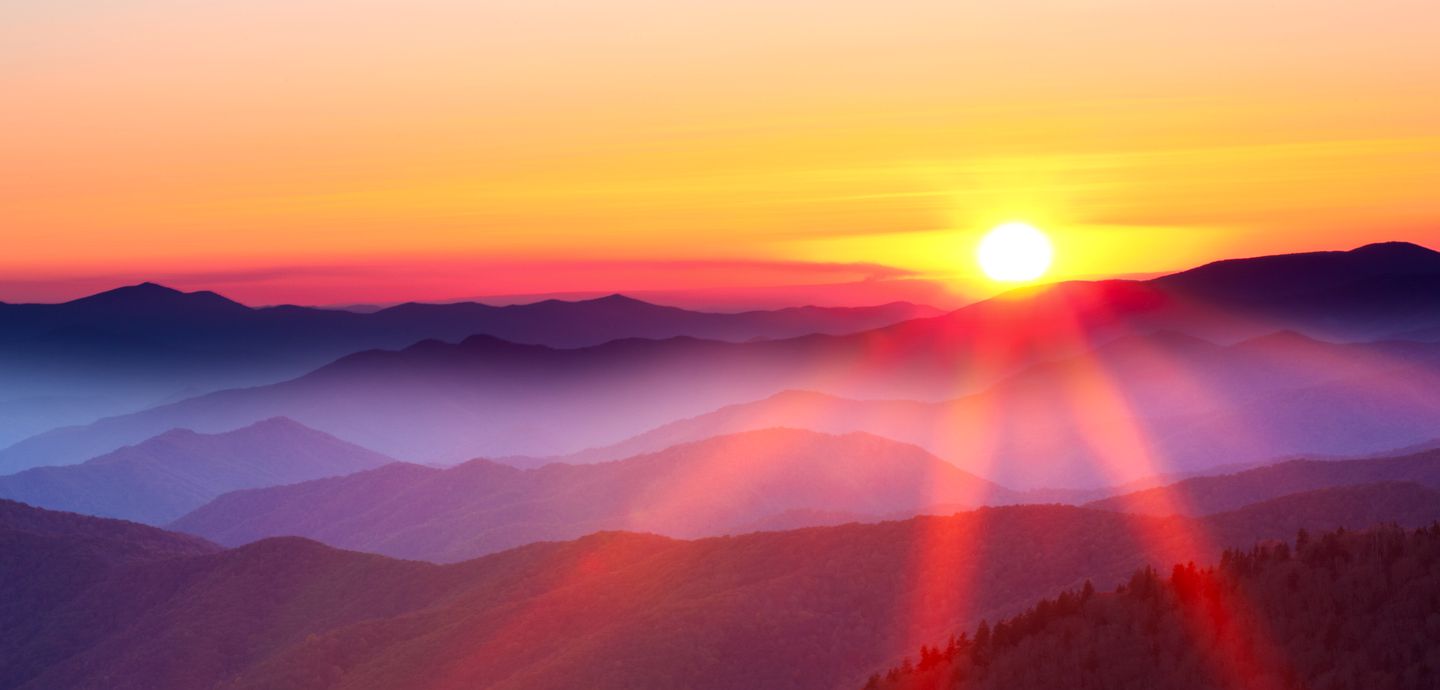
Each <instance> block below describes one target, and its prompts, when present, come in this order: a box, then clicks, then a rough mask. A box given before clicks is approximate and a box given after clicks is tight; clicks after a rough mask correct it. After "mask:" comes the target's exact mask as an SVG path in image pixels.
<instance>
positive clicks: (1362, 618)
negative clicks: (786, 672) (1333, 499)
mask: <svg viewBox="0 0 1440 690" xmlns="http://www.w3.org/2000/svg"><path fill="white" fill-rule="evenodd" d="M1437 566H1440V530H1436V529H1435V528H1433V527H1431V528H1428V529H1418V530H1413V531H1411V530H1402V529H1396V528H1394V527H1382V528H1375V529H1370V530H1366V531H1363V532H1353V531H1337V532H1327V533H1323V534H1316V535H1313V536H1312V535H1307V534H1300V535H1297V537H1296V539H1295V541H1294V545H1293V547H1292V545H1291V544H1290V543H1289V542H1288V541H1287V542H1280V543H1270V544H1263V545H1258V546H1256V547H1254V548H1251V549H1233V550H1230V551H1227V552H1226V553H1225V554H1224V556H1223V557H1222V558H1221V560H1220V562H1219V563H1218V564H1215V565H1211V566H1209V567H1197V566H1196V565H1195V564H1194V563H1176V564H1175V565H1174V566H1173V567H1171V568H1170V569H1169V570H1168V574H1167V571H1166V570H1161V569H1157V568H1156V567H1153V566H1147V567H1146V568H1144V569H1141V570H1137V571H1136V572H1135V573H1134V574H1133V575H1132V576H1131V577H1130V579H1129V581H1128V582H1126V583H1124V584H1122V585H1121V586H1119V587H1117V588H1116V589H1115V590H1114V591H1113V592H1102V591H1100V590H1096V589H1095V588H1093V587H1085V588H1081V589H1078V590H1070V591H1067V592H1064V593H1062V594H1060V595H1059V596H1057V597H1054V598H1047V599H1045V600H1043V601H1041V602H1039V603H1038V604H1036V605H1035V606H1033V607H1031V608H1029V609H1027V610H1026V611H1025V612H1023V613H1021V614H1019V615H1016V616H1013V617H1010V618H1007V619H1004V620H1000V621H994V624H993V625H991V624H990V623H983V624H981V625H980V626H978V627H977V628H975V629H974V631H973V634H971V633H970V631H965V632H962V633H961V634H960V635H959V636H958V637H956V636H955V635H954V634H952V635H951V637H950V638H949V639H948V641H947V642H940V641H938V640H937V641H934V642H933V643H931V644H927V645H924V646H922V647H921V648H920V650H919V653H918V654H916V655H913V656H911V657H910V658H907V659H906V660H905V661H904V662H903V663H901V664H900V665H899V666H896V667H892V668H891V669H890V670H889V671H886V672H884V673H876V674H875V675H873V676H872V677H871V678H870V680H869V681H867V682H866V684H865V688H866V690H949V689H951V688H967V689H968V688H978V689H981V690H991V689H994V690H998V689H1000V688H1004V689H1005V690H1041V689H1046V690H1048V689H1049V688H1057V687H1079V688H1117V687H1144V688H1166V689H1167V690H1207V689H1211V688H1226V689H1229V688H1236V689H1239V688H1245V689H1246V690H1282V689H1284V688H1296V687H1301V688H1325V687H1366V688H1397V689H1398V688H1406V689H1410V688H1415V689H1419V688H1426V687H1430V686H1432V685H1433V684H1434V683H1433V681H1434V675H1435V671H1434V665H1433V663H1434V650H1435V648H1436V646H1437V645H1440V628H1437V627H1436V626H1434V625H1433V624H1432V621H1433V617H1428V616H1426V615H1425V614H1424V613H1420V612H1424V611H1428V610H1431V609H1433V606H1432V602H1433V601H1434V600H1435V598H1436V597H1437V596H1440V580H1437V579H1436V578H1435V577H1434V576H1433V575H1432V574H1431V573H1433V572H1434V570H1435V569H1436V567H1437ZM1162 568H1163V564H1162ZM855 687H857V688H858V687H859V686H858V685H857V686H855Z"/></svg>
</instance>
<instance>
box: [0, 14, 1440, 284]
mask: <svg viewBox="0 0 1440 690" xmlns="http://www.w3.org/2000/svg"><path fill="white" fill-rule="evenodd" d="M1436 26H1440V4H1437V3H1435V2H1434V1H1433V0H1424V1H1419V0H1414V1H1409V0H1406V1H1390V0H1376V1H1373V2H1365V3H1359V2H1353V0H1346V1H1343V2H1340V1H1333V0H1303V1H1302V0H1272V1H1269V2H1264V3H1255V2H1251V1H1248V0H1203V1H1198V0H1196V1H1192V0H1173V1H1166V2H1156V1H1154V0H1090V1H1084V2H1081V1H1078V0H1050V1H1047V2H1042V1H1039V0H1012V1H1010V2H1005V3H994V2H975V1H970V0H945V1H933V2H932V1H929V0H925V1H910V2H906V1H897V2H883V3H882V2H873V1H870V2H847V1H843V0H826V1H824V2H820V1H819V0H794V1H792V2H783V3H776V2H770V1H760V0H732V1H731V2H724V3H718V2H712V1H709V0H705V1H699V0H669V1H667V2H652V1H641V0H608V1H605V2H601V1H599V0H548V1H547V0H524V1H519V0H517V1H509V0H506V1H490V0H468V1H463V2H462V1H459V0H453V1H452V0H404V1H403V2H401V1H378V0H346V1H344V2H341V1H340V0H246V1H244V2H240V1H239V0H208V1H206V2H196V1H194V0H186V1H180V0H129V1H127V2H123V3H120V2H101V1H98V0H43V1H42V0H10V1H9V2H6V3H3V4H0V93H3V94H6V95H5V97H4V100H5V102H6V105H5V107H0V246H3V251H0V300H5V301H53V300H59V299H67V298H71V297H75V296H79V295H81V294H85V293H86V292H91V291H94V289H103V288H105V287H112V286H114V285H116V284H122V283H125V282H136V281H139V280H160V281H164V282H167V283H169V284H173V285H175V286H176V287H182V288H187V289H189V288H194V289H200V288H206V289H216V290H219V291H221V292H223V293H225V294H227V295H231V296H233V297H236V298H238V299H241V300H242V301H247V302H250V303H261V304H265V303H277V302H296V303H319V304H338V303H363V302H393V301H401V300H407V299H448V298H459V297H470V296H480V295H538V294H547V293H567V294H568V293H586V292H600V293H605V292H616V291H623V292H639V293H646V294H653V295H668V296H670V297H671V298H672V299H673V300H678V301H685V300H699V301H704V300H707V299H708V300H711V301H713V302H715V303H717V304H719V303H726V302H727V300H729V301H731V302H735V303H736V304H739V303H742V302H748V303H758V302H784V301H786V300H803V301H812V302H834V303H878V302H884V301H889V300H891V299H911V300H916V301H930V302H932V303H942V302H946V301H950V302H960V301H964V300H966V299H971V298H974V297H976V296H983V295H985V294H988V293H990V292H993V291H995V290H997V289H999V288H1000V287H1001V286H998V285H995V284H993V283H991V282H989V281H987V280H986V279H984V278H983V276H982V275H980V273H979V272H978V271H977V270H976V266H975V261H974V249H975V246H976V244H977V243H978V241H979V238H980V237H981V235H982V234H983V233H984V232H985V231H986V230H987V229H989V228H991V227H993V226H995V225H997V224H999V223H1002V222H1006V221H1025V222H1029V223H1031V224H1034V225H1036V226H1039V227H1041V228H1043V229H1044V230H1045V231H1047V232H1048V233H1049V234H1050V236H1051V238H1052V240H1053V242H1054V244H1055V250H1056V251H1055V257H1056V262H1055V265H1054V267H1053V270H1052V272H1051V273H1050V274H1048V276H1047V279H1048V280H1063V279H1071V278H1093V277H1100V276H1113V275H1121V276H1125V275H1136V274H1141V275H1144V274H1153V273H1156V272H1163V271H1169V270H1176V269H1180V268H1185V267H1188V266H1192V265H1196V264H1200V263H1203V262H1205V261H1209V260H1213V259H1218V258H1224V257H1233V256H1252V255H1258V254H1269V253H1278V252H1288V251H1304V250H1315V249H1345V248H1351V247H1354V246H1359V245H1361V244H1365V243H1367V242H1371V241H1376V240H1381V239H1393V240H1409V241H1414V242H1419V243H1421V244H1426V245H1429V246H1436V247H1440V195H1437V194H1435V192H1434V190H1435V185H1436V182H1437V181H1440V98H1435V97H1434V93H1433V91H1434V84H1437V83H1440V42H1437V41H1436V40H1435V28H1434V27H1436ZM727 296H728V297H727Z"/></svg>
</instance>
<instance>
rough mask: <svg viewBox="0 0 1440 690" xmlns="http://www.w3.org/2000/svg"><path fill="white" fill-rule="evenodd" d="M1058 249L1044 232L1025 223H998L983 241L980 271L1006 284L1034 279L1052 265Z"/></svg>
mask: <svg viewBox="0 0 1440 690" xmlns="http://www.w3.org/2000/svg"><path fill="white" fill-rule="evenodd" d="M1054 256H1055V250H1054V248H1053V247H1052V246H1051V244H1050V238H1049V237H1046V236H1045V233H1043V232H1041V231H1040V230H1039V229H1037V228H1035V226H1033V225H1028V224H1026V223H1005V224H1003V225H999V226H996V227H995V229H993V230H991V231H990V232H989V233H988V234H986V235H985V239H982V240H980V250H979V253H978V258H979V261H980V270H982V271H984V272H985V275H987V276H989V277H990V279H991V280H998V281H1002V282H1007V283H1016V282H1024V281H1029V280H1035V279H1036V278H1039V277H1040V276H1042V275H1045V271H1046V270H1048V269H1049V268H1050V262H1051V260H1052V259H1053V258H1054Z"/></svg>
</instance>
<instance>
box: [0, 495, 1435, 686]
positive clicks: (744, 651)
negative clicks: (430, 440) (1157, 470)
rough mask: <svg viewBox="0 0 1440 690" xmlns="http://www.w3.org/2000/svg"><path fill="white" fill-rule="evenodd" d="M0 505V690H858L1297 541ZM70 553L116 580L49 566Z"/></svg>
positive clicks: (955, 526) (973, 524) (1110, 530)
mask: <svg viewBox="0 0 1440 690" xmlns="http://www.w3.org/2000/svg"><path fill="white" fill-rule="evenodd" d="M1357 492H1358V493H1360V494H1361V495H1363V500H1361V501H1353V500H1342V499H1344V498H1345V497H1346V496H1347V495H1348V494H1350V493H1357ZM1417 492H1419V493H1418V494H1417ZM1290 500H1291V501H1292V504H1291V505H1288V506H1286V508H1285V510H1286V511H1287V512H1291V513H1293V512H1295V511H1296V509H1297V508H1303V510H1301V511H1300V512H1302V513H1304V514H1306V515H1311V516H1320V517H1319V519H1320V520H1322V522H1320V523H1316V524H1311V525H1309V526H1308V527H1309V528H1310V529H1313V530H1321V529H1327V528H1331V527H1334V526H1338V525H1344V524H1354V523H1352V522H1351V520H1352V519H1354V518H1355V516H1352V515H1348V514H1346V510H1347V509H1348V508H1350V507H1354V506H1357V505H1360V504H1364V505H1365V506H1367V507H1366V511H1367V512H1366V514H1365V515H1364V516H1362V519H1372V518H1375V517H1379V518H1381V519H1384V520H1389V521H1396V522H1401V523H1404V524H1412V525H1413V524H1428V523H1429V522H1430V521H1433V520H1435V519H1437V518H1440V501H1437V500H1436V494H1435V492H1433V491H1430V490H1426V489H1423V488H1420V487H1415V486H1413V485H1382V486H1380V487H1373V486H1364V487H1350V488H1345V489H1333V490H1327V491H1324V492H1319V493H1311V494H1302V495H1299V496H1293V497H1290ZM1297 504H1298V505H1297ZM0 508H3V509H0V538H3V539H5V541H6V544H7V548H6V554H7V557H6V559H4V561H3V562H0V590H3V591H0V594H3V596H0V602H3V603H0V606H3V607H6V611H5V613H6V620H7V621H17V620H18V621H23V625H20V626H18V627H17V626H11V625H7V626H6V627H5V629H4V630H3V631H0V649H3V650H4V653H0V687H6V688H27V689H31V690H35V689H39V688H61V687H63V688H102V687H103V688H109V689H111V690H128V689H139V688H144V689H145V690H170V689H177V690H178V689H180V688H195V687H217V688H229V689H239V688H267V689H269V690H280V689H285V688H305V689H306V690H325V689H330V688H335V689H338V688H346V689H364V688H394V687H406V688H416V689H417V690H441V689H447V690H448V689H450V688H461V687H477V686H478V687H489V688H528V689H544V688H570V687H574V684H575V679H576V678H585V679H586V680H585V684H586V685H587V687H594V688H601V689H605V688H664V687H689V688H697V689H701V690H705V689H711V688H715V689H718V688H734V687H766V688H821V687H839V686H846V685H853V686H855V687H858V685H859V684H860V683H861V682H863V679H864V677H865V676H866V675H868V674H869V673H870V672H871V671H873V670H875V669H876V668H881V667H883V666H884V665H886V664H889V663H894V662H895V661H896V660H898V659H899V657H900V656H901V655H902V654H904V653H906V652H907V651H908V650H911V649H914V648H915V647H916V646H918V645H919V644H920V643H921V642H928V641H932V640H935V639H939V638H940V637H941V636H942V635H943V634H946V633H948V632H950V631H953V630H956V629H961V628H963V627H967V626H969V625H973V624H974V623H975V622H976V621H977V620H979V619H980V618H982V617H988V618H991V619H992V620H993V619H994V618H995V617H996V616H1002V615H1008V614H1010V613H1014V612H1017V611H1019V610H1021V609H1022V608H1023V607H1024V606H1026V605H1027V604H1028V603H1029V602H1031V601H1033V600H1034V599H1036V598H1038V597H1040V596H1045V595H1048V594H1051V593H1053V592H1055V591H1058V590H1060V589H1062V588H1066V587H1078V586H1079V584H1080V583H1081V582H1082V581H1083V580H1085V579H1086V578H1089V579H1092V580H1094V581H1095V582H1097V583H1099V584H1100V585H1101V586H1106V585H1107V584H1109V583H1115V582H1120V581H1121V580H1122V579H1123V578H1124V577H1126V575H1127V574H1128V573H1130V572H1131V571H1132V570H1133V569H1134V568H1136V567H1140V566H1142V565H1144V564H1145V563H1150V562H1161V563H1164V562H1186V561H1188V560H1201V561H1202V562H1203V561H1209V560H1214V559H1216V558H1218V557H1219V552H1218V549H1219V548H1220V546H1221V545H1226V544H1230V545H1246V544H1251V543H1254V542H1255V541H1257V540H1265V539H1275V538H1285V537H1287V536H1291V535H1292V534H1293V533H1292V532H1291V531H1290V526H1289V525H1282V524H1274V523H1271V522H1268V521H1266V520H1264V519H1260V517H1261V516H1267V515H1269V514H1271V512H1272V511H1271V510H1270V509H1269V508H1268V507H1267V504H1263V503H1262V504H1259V505H1256V506H1249V507H1247V508H1244V509H1241V510H1240V511H1235V512H1230V513H1225V514H1221V515H1217V516H1213V517H1210V518H1205V519H1198V520H1197V519H1194V518H1184V517H1167V518H1159V517H1144V516H1131V515H1126V514H1121V513H1115V512H1109V511H1101V510H1092V509H1084V508H1073V507H1063V506H1016V507H1006V508H985V509H980V510H978V511H973V512H968V513H961V514H957V515H954V516H949V517H924V518H914V519H910V520H905V521H897V522H886V523H881V524H875V525H845V526H840V527H825V528H811V529H802V530H796V531H790V532H771V533H756V534H750V535H743V536H733V537H721V538H711V539H702V540H698V541H682V540H674V539H668V538H664V537H659V536H646V535H636V534H628V533H615V532H606V533H600V534H596V535H592V536H589V537H585V538H582V539H580V540H577V541H570V542H556V543H539V544H532V545H529V546H525V547H520V548H517V549H512V550H509V551H506V552H503V553H498V554H493V555H490V556H486V557H484V558H480V559H477V560H472V561H467V562H464V563H458V564H454V565H448V566H436V565H431V564H426V563H418V562H413V561H397V560H392V559H388V558H385V557H381V556H372V555H363V554H356V553H351V552H345V551H338V550H335V549H332V548H328V547H324V546H320V545H318V544H315V543H314V542H310V541H307V540H303V539H297V538H282V539H268V540H264V541H260V542H257V543H254V544H250V545H247V546H244V547H240V548H237V549H231V550H223V551H220V550H216V549H215V547H213V546H210V545H208V544H206V543H205V542H203V541H200V540H197V539H194V538H191V537H183V536H178V535H170V534H169V533H165V532H161V531H159V530H154V529H151V528H146V527H143V526H139V525H134V524H133V523H124V522H117V521H111V520H101V519H93V518H80V517H77V516H63V515H58V514H55V513H50V512H47V511H39V510H36V509H32V508H26V507H23V506H19V505H17V504H13V503H3V504H0ZM67 525H74V527H73V528H71V527H68V526H67ZM137 542H138V543H140V544H144V545H145V548H144V549H142V550H140V551H139V552H138V555H136V546H135V544H136V543H137ZM76 543H79V544H83V545H84V549H85V552H87V553H93V554H96V555H95V556H94V557H93V558H94V560H96V561H105V562H108V563H112V564H113V565H110V566H107V567H106V569H105V570H103V571H102V572H100V573H98V574H96V573H93V572H89V571H85V570H83V569H81V570H77V569H76V568H75V567H74V564H75V561H74V560H60V561H57V560H55V559H53V558H52V556H53V554H55V553H58V552H62V551H64V550H65V549H66V548H69V547H65V546H64V545H65V544H76ZM1017 545H1024V548H1017ZM51 585H54V586H53V587H52V586H51ZM17 587H20V588H29V589H23V590H21V594H23V596H15V594H16V588H17ZM44 587H50V589H48V590H46V591H47V592H48V593H47V594H45V595H43V596H41V595H40V594H39V593H37V592H36V589H35V588H44ZM557 640H563V644H557ZM739 660H743V662H741V661H739Z"/></svg>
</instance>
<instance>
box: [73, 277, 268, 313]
mask: <svg viewBox="0 0 1440 690" xmlns="http://www.w3.org/2000/svg"><path fill="white" fill-rule="evenodd" d="M64 305H65V306H69V307H87V308H95V307H98V308H105V309H130V310H136V311H141V312H149V311H155V310H169V309H187V310H197V309H203V310H213V311H218V312H225V313H240V312H249V311H251V309H250V307H247V306H245V305H243V304H240V303H239V302H236V301H234V300H231V299H229V298H227V297H223V296H221V295H220V294H218V293H215V292H211V291H209V290H200V291H197V292H182V291H180V290H176V289H174V288H170V287H166V286H164V285H160V284H158V283H151V282H144V283H139V284H137V285H127V286H124V287H118V288H115V289H113V290H106V291H104V292H98V293H95V294H93V295H89V296H87V297H81V298H78V299H74V300H70V301H69V302H65V303H64Z"/></svg>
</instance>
